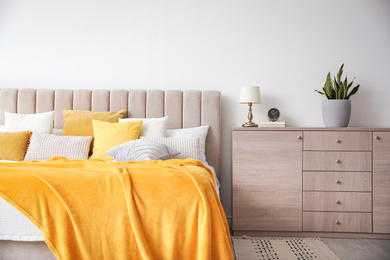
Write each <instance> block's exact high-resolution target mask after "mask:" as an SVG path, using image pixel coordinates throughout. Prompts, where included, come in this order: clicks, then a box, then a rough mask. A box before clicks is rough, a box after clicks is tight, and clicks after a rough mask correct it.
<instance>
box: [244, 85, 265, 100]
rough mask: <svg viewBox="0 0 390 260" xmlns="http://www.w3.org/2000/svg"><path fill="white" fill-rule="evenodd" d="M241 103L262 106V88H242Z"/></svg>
mask: <svg viewBox="0 0 390 260" xmlns="http://www.w3.org/2000/svg"><path fill="white" fill-rule="evenodd" d="M240 103H241V104H247V103H252V104H260V103H261V97H260V87H257V86H250V87H241V93H240Z"/></svg>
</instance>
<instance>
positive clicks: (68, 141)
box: [24, 133, 92, 161]
mask: <svg viewBox="0 0 390 260" xmlns="http://www.w3.org/2000/svg"><path fill="white" fill-rule="evenodd" d="M91 140H92V136H60V135H51V134H43V133H33V134H32V136H31V138H30V145H29V146H28V150H27V153H26V156H25V157H24V159H25V160H29V161H32V160H37V161H41V160H47V159H50V158H52V157H53V156H61V157H66V158H68V159H80V160H86V159H88V152H89V147H90V145H91Z"/></svg>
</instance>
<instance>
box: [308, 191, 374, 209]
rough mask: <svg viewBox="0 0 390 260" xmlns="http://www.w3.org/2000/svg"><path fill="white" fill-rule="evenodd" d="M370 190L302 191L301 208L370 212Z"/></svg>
mask: <svg viewBox="0 0 390 260" xmlns="http://www.w3.org/2000/svg"><path fill="white" fill-rule="evenodd" d="M371 197H372V196H371V192H326V191H325V192H323V191H313V192H312V191H305V192H303V210H306V211H352V212H372V204H371V201H372V200H371Z"/></svg>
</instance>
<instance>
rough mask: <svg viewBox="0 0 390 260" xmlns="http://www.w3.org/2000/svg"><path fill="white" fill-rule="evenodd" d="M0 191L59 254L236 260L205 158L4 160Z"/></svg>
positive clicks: (69, 256) (64, 256)
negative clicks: (125, 160)
mask: <svg viewBox="0 0 390 260" xmlns="http://www.w3.org/2000/svg"><path fill="white" fill-rule="evenodd" d="M0 196H1V197H3V198H4V199H5V200H7V201H8V202H9V203H11V204H12V205H14V206H15V207H16V208H17V209H18V210H20V211H21V212H22V213H24V215H26V216H27V217H28V218H29V219H30V220H31V221H32V222H33V223H34V224H35V225H36V226H38V227H39V228H40V229H41V230H42V232H43V234H44V237H45V241H46V243H47V244H48V246H49V247H50V249H51V250H52V252H53V253H54V255H55V256H56V257H57V259H72V260H74V259H83V260H84V259H115V260H117V259H233V254H232V246H231V241H230V235H229V229H228V225H227V221H226V217H225V214H224V211H223V208H222V206H221V204H220V201H219V199H218V196H217V194H216V191H215V189H214V180H213V177H212V174H211V172H210V171H209V169H208V168H206V167H205V166H204V165H203V164H202V163H201V162H200V161H195V160H192V159H187V160H168V161H143V162H137V163H136V162H133V163H115V162H105V161H99V160H88V161H81V160H68V159H65V158H53V159H51V160H48V161H43V162H22V163H17V164H13V163H1V164H0Z"/></svg>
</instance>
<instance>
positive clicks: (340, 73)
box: [337, 63, 344, 83]
mask: <svg viewBox="0 0 390 260" xmlns="http://www.w3.org/2000/svg"><path fill="white" fill-rule="evenodd" d="M343 68H344V63H343V64H342V65H341V67H340V69H339V72H338V73H337V81H338V82H339V83H340V82H341V75H342V74H343Z"/></svg>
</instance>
